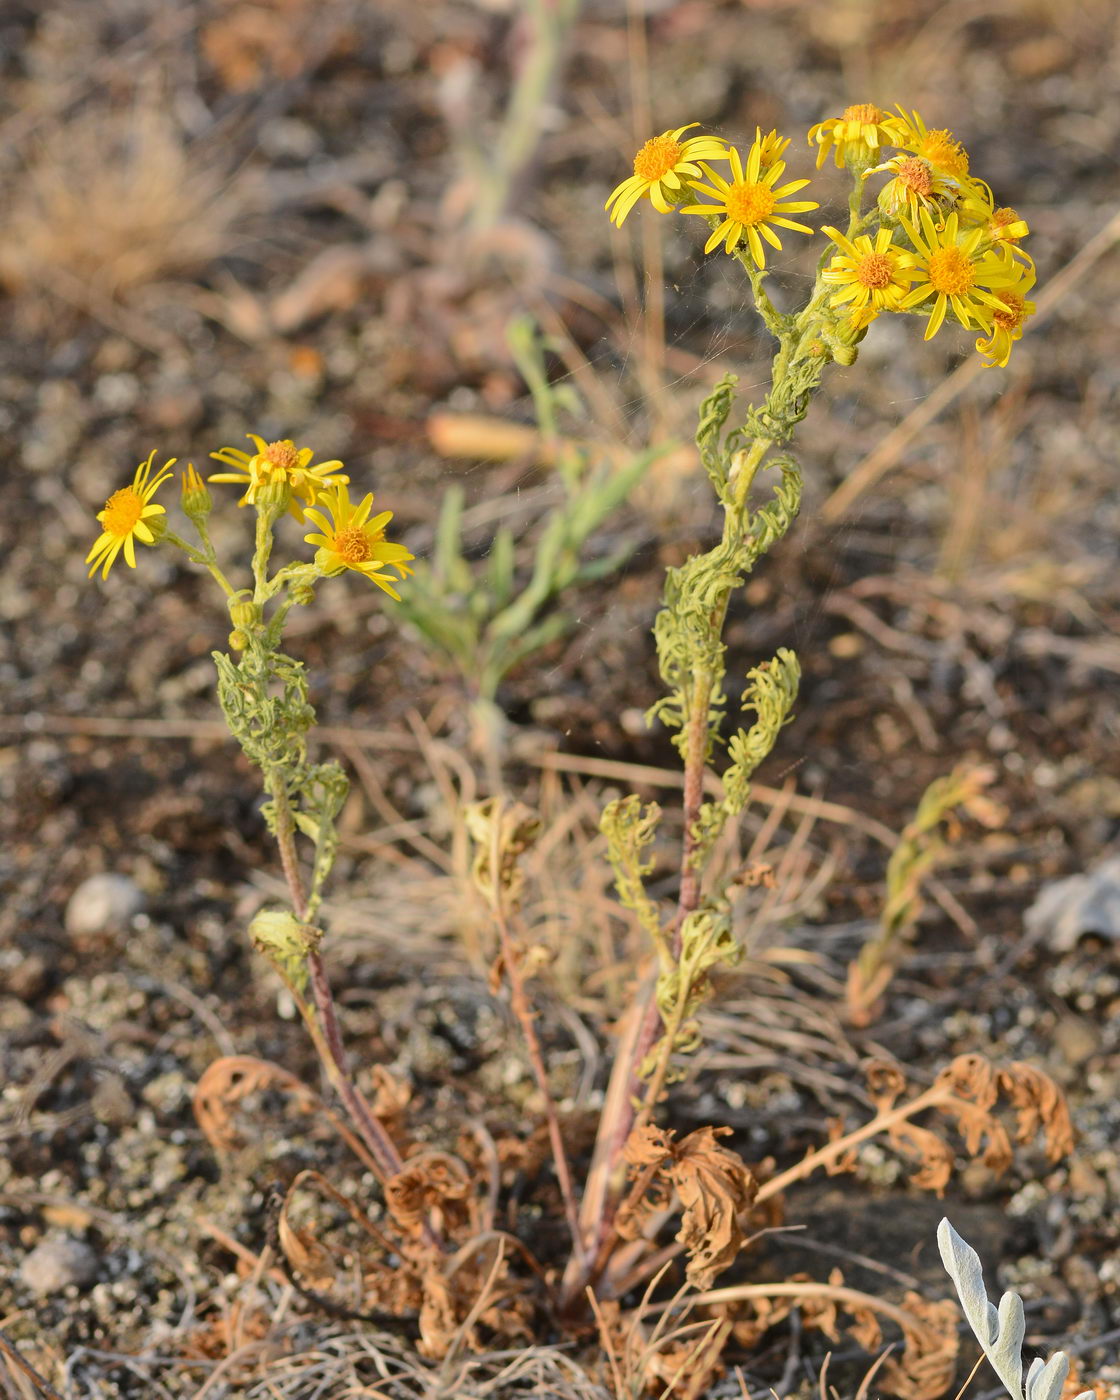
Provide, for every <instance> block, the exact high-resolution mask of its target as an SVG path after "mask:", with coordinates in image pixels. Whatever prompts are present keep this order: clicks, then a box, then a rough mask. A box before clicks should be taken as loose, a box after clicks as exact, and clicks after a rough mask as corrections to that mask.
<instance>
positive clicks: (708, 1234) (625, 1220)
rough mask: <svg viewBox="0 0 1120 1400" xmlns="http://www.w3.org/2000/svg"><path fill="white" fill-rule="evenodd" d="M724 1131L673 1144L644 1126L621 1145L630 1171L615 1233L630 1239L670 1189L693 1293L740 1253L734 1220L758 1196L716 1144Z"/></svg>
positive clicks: (739, 1164) (734, 1159)
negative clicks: (631, 1179) (631, 1177)
mask: <svg viewBox="0 0 1120 1400" xmlns="http://www.w3.org/2000/svg"><path fill="white" fill-rule="evenodd" d="M730 1131H731V1130H730V1128H711V1127H707V1128H698V1129H697V1130H696V1131H695V1132H693V1133H689V1135H688V1136H687V1137H686V1138H682V1139H681V1141H680V1142H679V1143H675V1142H673V1134H672V1132H670V1131H666V1130H665V1129H663V1128H656V1127H653V1126H652V1125H650V1124H647V1125H645V1126H644V1127H638V1128H635V1130H634V1132H632V1133H631V1135H630V1138H629V1140H628V1141H627V1143H626V1148H625V1154H624V1155H625V1158H626V1161H627V1162H629V1163H630V1165H631V1166H632V1167H634V1168H636V1171H635V1173H634V1186H633V1188H632V1189H631V1193H630V1196H629V1198H628V1199H627V1201H626V1203H625V1205H624V1207H623V1209H622V1211H620V1220H619V1222H618V1229H619V1233H620V1234H623V1235H624V1237H626V1236H629V1237H630V1238H634V1237H635V1236H636V1235H637V1234H638V1233H639V1231H640V1229H641V1222H642V1221H643V1220H645V1219H646V1218H648V1216H649V1215H650V1214H651V1213H652V1212H653V1211H654V1210H659V1209H664V1208H665V1206H666V1205H667V1203H668V1200H669V1196H670V1189H673V1190H675V1191H676V1193H677V1196H678V1198H679V1200H680V1203H681V1210H682V1219H681V1228H680V1231H679V1232H678V1234H677V1239H678V1241H679V1242H680V1243H681V1244H682V1245H683V1246H684V1248H685V1250H686V1252H687V1254H688V1265H687V1267H686V1270H685V1273H686V1276H687V1278H688V1281H689V1283H691V1284H693V1285H694V1287H696V1288H709V1287H710V1286H711V1284H712V1280H713V1279H714V1278H715V1277H716V1275H717V1274H719V1273H721V1272H722V1271H723V1270H724V1269H726V1268H727V1266H728V1265H729V1264H730V1263H731V1262H732V1261H733V1260H734V1258H735V1256H736V1255H737V1254H738V1253H739V1250H740V1249H741V1248H742V1247H743V1232H742V1228H741V1227H740V1224H739V1214H740V1212H742V1211H745V1210H746V1209H747V1207H748V1206H749V1205H750V1204H751V1202H752V1201H753V1200H754V1198H755V1195H756V1194H757V1192H758V1182H757V1181H756V1180H755V1178H754V1176H753V1175H752V1174H751V1172H750V1169H749V1168H748V1167H747V1165H746V1163H745V1162H743V1160H742V1158H740V1157H739V1156H738V1154H737V1153H735V1152H732V1151H731V1150H730V1149H729V1148H726V1147H721V1146H720V1145H719V1143H718V1142H717V1141H716V1139H717V1138H719V1137H725V1136H726V1135H727V1134H729V1133H730Z"/></svg>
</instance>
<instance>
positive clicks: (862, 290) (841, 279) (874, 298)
mask: <svg viewBox="0 0 1120 1400" xmlns="http://www.w3.org/2000/svg"><path fill="white" fill-rule="evenodd" d="M822 232H823V233H827V234H828V236H829V238H831V239H832V241H833V243H835V244H836V246H837V247H838V248H839V249H840V254H839V256H838V257H835V258H833V259H832V261H831V263H829V265H828V267H827V268H826V269H825V270H824V272H823V273H821V280H822V281H824V282H829V283H831V284H832V285H833V286H834V287H839V289H840V290H839V291H838V292H837V293H836V295H835V296H833V297H830V298H829V305H830V306H843V305H844V303H845V302H850V303H851V310H852V312H853V322H854V324H856V325H858V326H864V325H867V324H869V322H870V321H871V320H873V319H874V317H875V316H877V315H878V314H879V312H880V311H898V310H899V308H900V307H901V305H902V300H903V298H904V297H905V296H906V293H907V292H908V291H909V290H910V283H911V282H912V281H913V280H914V274H913V272H911V271H910V269H909V268H908V267H907V265H906V256H907V255H906V251H905V249H903V248H900V247H899V246H898V245H897V244H896V243H892V242H891V231H890V229H886V228H881V229H879V230H878V232H877V233H876V234H875V237H874V239H872V237H871V235H870V234H867V233H863V234H860V236H859V237H858V238H854V239H853V238H847V237H846V236H845V235H844V234H842V233H841V232H840V230H839V229H835V228H830V227H828V226H826V227H825V228H824V229H822ZM867 312H870V313H871V314H870V316H869V315H867V314H866V313H867Z"/></svg>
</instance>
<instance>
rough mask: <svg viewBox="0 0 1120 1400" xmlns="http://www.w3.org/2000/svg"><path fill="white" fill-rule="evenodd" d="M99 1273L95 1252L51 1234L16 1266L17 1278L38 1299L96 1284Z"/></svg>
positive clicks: (86, 1246)
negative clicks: (64, 1289) (64, 1290)
mask: <svg viewBox="0 0 1120 1400" xmlns="http://www.w3.org/2000/svg"><path fill="white" fill-rule="evenodd" d="M99 1273H100V1266H99V1263H98V1258H97V1255H96V1253H95V1252H94V1251H93V1250H92V1249H91V1248H90V1247H89V1245H88V1244H84V1243H83V1242H82V1241H81V1240H76V1239H74V1237H73V1236H72V1235H55V1236H52V1237H51V1238H49V1239H45V1240H43V1241H42V1242H41V1243H40V1244H37V1245H36V1246H35V1248H34V1249H33V1250H32V1251H31V1253H30V1254H29V1255H28V1256H27V1258H26V1259H24V1261H23V1263H22V1264H21V1265H20V1266H19V1276H20V1278H21V1279H22V1280H23V1282H24V1283H25V1284H26V1285H27V1287H28V1288H30V1289H31V1291H32V1293H36V1294H38V1295H39V1297H41V1298H45V1297H47V1296H48V1295H49V1294H52V1293H58V1292H60V1291H61V1290H62V1289H63V1288H68V1287H69V1286H70V1285H71V1284H73V1285H74V1286H76V1287H78V1288H88V1287H89V1285H90V1284H91V1283H94V1282H96V1280H97V1276H98V1274H99Z"/></svg>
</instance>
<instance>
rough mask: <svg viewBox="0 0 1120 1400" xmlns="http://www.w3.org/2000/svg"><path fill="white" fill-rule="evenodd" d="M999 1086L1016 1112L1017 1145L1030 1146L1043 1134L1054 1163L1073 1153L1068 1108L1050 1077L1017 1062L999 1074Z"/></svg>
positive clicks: (1048, 1154)
mask: <svg viewBox="0 0 1120 1400" xmlns="http://www.w3.org/2000/svg"><path fill="white" fill-rule="evenodd" d="M999 1083H1000V1088H1001V1089H1002V1090H1003V1091H1004V1092H1005V1093H1006V1094H1007V1096H1008V1097H1009V1098H1010V1100H1011V1102H1012V1104H1013V1106H1014V1108H1015V1113H1016V1118H1017V1123H1016V1127H1015V1140H1016V1142H1020V1143H1024V1144H1025V1143H1028V1142H1031V1141H1032V1140H1033V1138H1034V1136H1035V1134H1036V1133H1039V1132H1041V1133H1042V1134H1043V1136H1044V1138H1045V1141H1046V1155H1047V1157H1049V1159H1050V1161H1051V1162H1056V1161H1058V1160H1059V1159H1060V1158H1062V1157H1066V1156H1068V1155H1069V1154H1070V1153H1071V1152H1072V1151H1073V1124H1072V1122H1071V1121H1070V1116H1069V1106H1068V1105H1067V1103H1066V1100H1065V1096H1064V1094H1063V1093H1062V1091H1061V1090H1060V1089H1059V1088H1058V1086H1057V1085H1056V1084H1055V1083H1054V1081H1053V1080H1052V1079H1051V1078H1050V1076H1049V1075H1047V1074H1044V1073H1043V1071H1042V1070H1040V1069H1036V1068H1035V1067H1034V1066H1033V1065H1028V1064H1024V1063H1023V1061H1022V1060H1015V1061H1014V1062H1013V1063H1012V1064H1010V1065H1008V1066H1007V1068H1006V1069H1005V1070H1001V1071H1000V1076H999Z"/></svg>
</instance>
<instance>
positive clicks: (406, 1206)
mask: <svg viewBox="0 0 1120 1400" xmlns="http://www.w3.org/2000/svg"><path fill="white" fill-rule="evenodd" d="M470 1190H471V1180H470V1174H469V1172H468V1171H467V1168H466V1167H465V1166H464V1165H463V1163H462V1162H460V1161H459V1159H458V1157H452V1156H451V1154H450V1153H449V1152H421V1153H418V1154H417V1155H416V1156H415V1157H411V1158H409V1160H408V1161H407V1162H405V1164H404V1166H403V1167H402V1168H401V1170H400V1171H399V1172H397V1174H396V1176H393V1177H390V1178H389V1180H388V1181H387V1182H386V1183H385V1205H386V1207H387V1209H388V1211H389V1214H390V1215H391V1216H392V1217H393V1219H394V1220H395V1221H396V1223H397V1224H398V1225H399V1226H400V1227H401V1229H402V1230H404V1231H405V1232H406V1233H407V1234H410V1235H413V1236H418V1235H419V1234H420V1232H421V1231H422V1230H423V1228H424V1224H425V1222H426V1221H427V1219H428V1216H429V1214H430V1213H431V1212H432V1211H436V1212H438V1213H439V1215H440V1216H442V1215H443V1214H445V1213H446V1210H447V1207H448V1205H449V1204H451V1203H452V1202H458V1201H463V1200H465V1199H466V1198H467V1196H469V1194H470Z"/></svg>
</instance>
